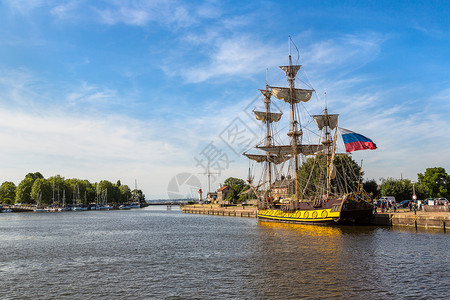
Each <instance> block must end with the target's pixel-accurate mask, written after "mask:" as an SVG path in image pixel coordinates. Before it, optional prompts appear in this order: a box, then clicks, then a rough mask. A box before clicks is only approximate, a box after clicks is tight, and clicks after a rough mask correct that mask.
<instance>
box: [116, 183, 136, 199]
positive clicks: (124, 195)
mask: <svg viewBox="0 0 450 300" xmlns="http://www.w3.org/2000/svg"><path fill="white" fill-rule="evenodd" d="M119 191H120V201H119V203H127V202H129V201H130V199H132V198H133V195H134V194H133V195H132V192H131V189H130V188H129V187H128V185H120V186H119ZM133 192H134V191H133ZM133 200H134V199H133Z"/></svg>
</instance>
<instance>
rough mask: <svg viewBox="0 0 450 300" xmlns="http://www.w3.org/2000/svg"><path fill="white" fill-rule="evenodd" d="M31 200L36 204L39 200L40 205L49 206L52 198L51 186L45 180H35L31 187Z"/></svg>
mask: <svg viewBox="0 0 450 300" xmlns="http://www.w3.org/2000/svg"><path fill="white" fill-rule="evenodd" d="M30 195H31V199H33V200H34V202H35V203H37V202H38V201H39V200H41V204H42V205H44V204H50V203H51V198H52V186H51V185H50V182H48V180H47V179H45V178H37V179H36V180H35V181H34V183H33V186H32V187H31V194H30Z"/></svg>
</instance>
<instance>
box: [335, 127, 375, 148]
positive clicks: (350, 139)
mask: <svg viewBox="0 0 450 300" xmlns="http://www.w3.org/2000/svg"><path fill="white" fill-rule="evenodd" d="M339 131H340V132H341V134H342V139H343V140H344V145H345V151H346V152H352V151H357V150H365V149H370V150H375V149H377V145H375V143H374V142H373V141H372V140H371V139H369V138H368V137H365V136H363V135H361V134H359V133H356V132H353V131H351V130H348V129H345V128H341V127H339Z"/></svg>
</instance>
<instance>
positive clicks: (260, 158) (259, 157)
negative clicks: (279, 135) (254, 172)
mask: <svg viewBox="0 0 450 300" xmlns="http://www.w3.org/2000/svg"><path fill="white" fill-rule="evenodd" d="M244 155H245V156H247V157H248V158H250V159H252V160H254V161H256V162H265V161H269V162H271V163H274V164H276V165H278V164H281V163H283V162H285V161H287V160H289V159H290V157H289V156H276V155H270V156H269V157H268V156H267V155H266V154H248V153H244Z"/></svg>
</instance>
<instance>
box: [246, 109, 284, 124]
mask: <svg viewBox="0 0 450 300" xmlns="http://www.w3.org/2000/svg"><path fill="white" fill-rule="evenodd" d="M253 112H254V113H255V117H256V119H258V120H259V121H262V122H263V123H266V122H267V121H268V122H269V123H272V122H278V121H280V119H281V116H282V115H283V114H282V113H274V112H269V113H267V112H265V111H253Z"/></svg>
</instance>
